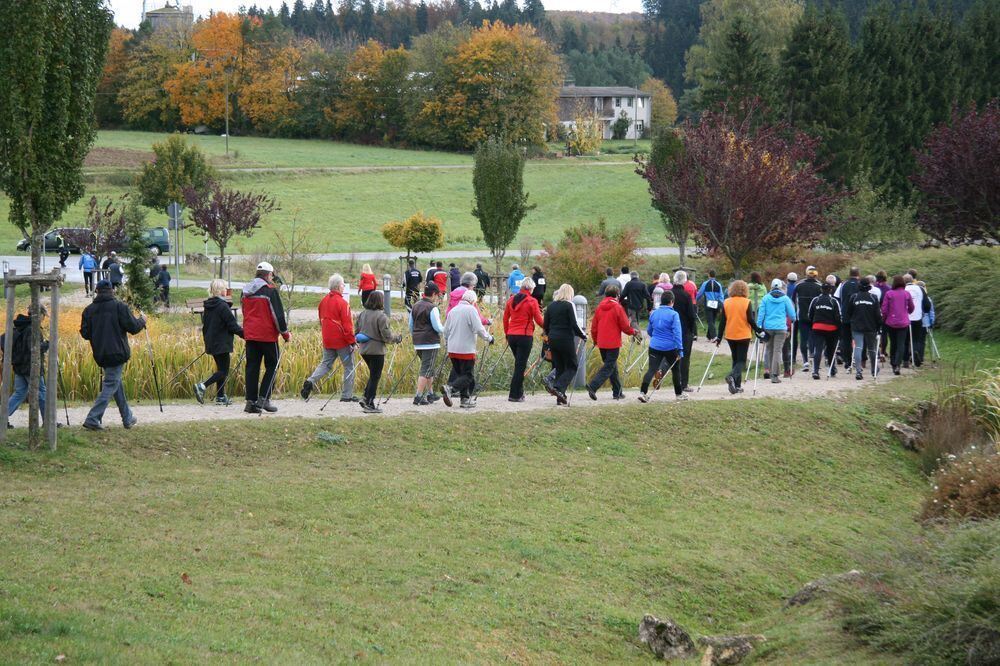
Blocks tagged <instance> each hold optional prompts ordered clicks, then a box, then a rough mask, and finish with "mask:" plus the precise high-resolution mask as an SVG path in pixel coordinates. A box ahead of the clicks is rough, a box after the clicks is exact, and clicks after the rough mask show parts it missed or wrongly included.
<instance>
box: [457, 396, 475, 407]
mask: <svg viewBox="0 0 1000 666" xmlns="http://www.w3.org/2000/svg"><path fill="white" fill-rule="evenodd" d="M475 406H476V401H475V400H473V399H472V398H462V401H461V403H460V404H459V407H461V408H462V409H472V408H473V407H475Z"/></svg>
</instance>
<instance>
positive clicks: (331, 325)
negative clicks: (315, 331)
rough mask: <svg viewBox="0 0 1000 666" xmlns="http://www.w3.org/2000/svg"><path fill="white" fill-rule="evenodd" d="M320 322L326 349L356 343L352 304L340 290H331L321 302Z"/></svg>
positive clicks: (339, 347) (341, 347)
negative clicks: (348, 302)
mask: <svg viewBox="0 0 1000 666" xmlns="http://www.w3.org/2000/svg"><path fill="white" fill-rule="evenodd" d="M319 324H320V327H321V328H322V329H323V347H324V348H325V349H343V348H344V347H348V346H350V345H353V344H354V343H355V339H354V322H352V321H351V306H350V305H348V304H347V300H346V299H344V296H343V294H341V293H340V292H339V291H331V292H330V293H329V294H327V295H326V296H324V297H323V300H321V301H320V302H319Z"/></svg>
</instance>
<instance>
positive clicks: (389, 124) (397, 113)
mask: <svg viewBox="0 0 1000 666" xmlns="http://www.w3.org/2000/svg"><path fill="white" fill-rule="evenodd" d="M410 88H411V84H410V55H409V53H407V52H406V50H405V49H404V48H402V47H400V48H398V49H386V48H385V47H384V46H382V45H381V44H379V43H378V42H376V41H374V40H371V41H369V42H368V43H367V44H365V45H363V46H359V47H358V49H357V50H356V51H355V52H354V55H353V56H351V60H350V62H349V63H348V65H347V72H346V75H345V77H344V94H343V96H341V97H340V98H338V99H337V100H335V101H334V104H333V107H332V108H331V109H329V110H328V111H327V116H328V117H329V118H330V120H331V121H332V122H333V124H334V125H335V126H336V128H337V129H338V131H340V132H342V133H343V134H344V135H345V136H347V137H350V138H354V139H360V140H363V141H384V142H392V141H396V140H398V139H399V138H400V136H401V134H402V133H403V131H404V130H405V129H406V125H407V108H408V105H409V100H410V95H409V90H410Z"/></svg>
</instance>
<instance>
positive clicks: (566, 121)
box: [559, 85, 652, 139]
mask: <svg viewBox="0 0 1000 666" xmlns="http://www.w3.org/2000/svg"><path fill="white" fill-rule="evenodd" d="M651 101H652V97H651V95H650V94H649V93H646V92H643V91H641V90H638V89H637V88H629V87H627V86H573V85H569V86H563V87H562V89H561V90H560V91H559V122H560V123H562V124H563V125H564V126H566V127H567V128H570V127H573V126H574V125H575V122H574V120H573V119H574V117H575V116H576V114H577V109H578V108H579V107H580V106H582V107H583V108H584V110H591V109H592V110H594V111H595V112H596V113H597V115H598V116H599V117H600V119H601V122H602V123H603V124H604V138H605V139H610V138H611V126H612V125H613V124H614V122H615V121H616V120H618V118H620V117H621V116H622V114H624V115H625V116H626V117H627V118H628V119H629V121H631V122H630V123H629V128H628V132H627V134H626V135H625V138H627V139H636V138H642V136H643V134H644V133H645V132H646V131H648V130H649V128H650V121H651V120H652V104H651Z"/></svg>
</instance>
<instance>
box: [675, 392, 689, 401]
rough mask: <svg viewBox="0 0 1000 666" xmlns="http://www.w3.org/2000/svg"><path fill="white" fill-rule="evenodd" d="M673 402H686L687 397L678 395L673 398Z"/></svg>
mask: <svg viewBox="0 0 1000 666" xmlns="http://www.w3.org/2000/svg"><path fill="white" fill-rule="evenodd" d="M674 400H676V401H677V402H684V401H685V400H688V397H687V396H686V395H684V394H683V393H680V394H678V395H677V396H676V397H675V398H674Z"/></svg>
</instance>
